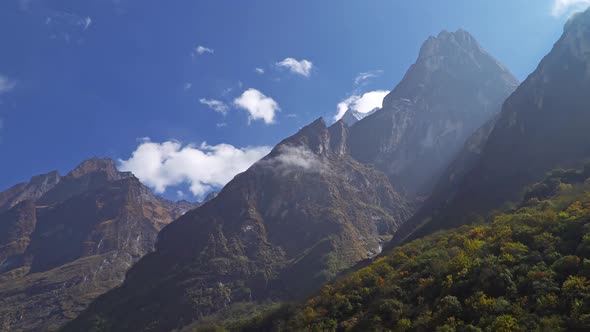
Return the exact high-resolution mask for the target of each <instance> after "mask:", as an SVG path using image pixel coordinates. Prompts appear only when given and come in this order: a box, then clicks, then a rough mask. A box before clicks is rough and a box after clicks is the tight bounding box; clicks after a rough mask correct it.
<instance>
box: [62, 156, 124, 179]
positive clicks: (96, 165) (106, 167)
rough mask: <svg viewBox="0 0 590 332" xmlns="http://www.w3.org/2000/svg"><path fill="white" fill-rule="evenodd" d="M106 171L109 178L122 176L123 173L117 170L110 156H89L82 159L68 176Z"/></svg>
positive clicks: (78, 176)
mask: <svg viewBox="0 0 590 332" xmlns="http://www.w3.org/2000/svg"><path fill="white" fill-rule="evenodd" d="M97 172H100V173H106V175H107V177H108V178H109V179H119V178H122V177H123V176H122V175H123V173H121V172H119V171H118V170H117V167H116V166H115V161H114V160H112V159H110V158H97V157H94V158H90V159H87V160H85V161H83V162H82V163H81V164H80V165H78V166H77V167H76V168H74V169H73V170H72V171H71V172H70V173H68V176H70V177H73V178H80V177H83V176H85V175H88V174H91V173H97Z"/></svg>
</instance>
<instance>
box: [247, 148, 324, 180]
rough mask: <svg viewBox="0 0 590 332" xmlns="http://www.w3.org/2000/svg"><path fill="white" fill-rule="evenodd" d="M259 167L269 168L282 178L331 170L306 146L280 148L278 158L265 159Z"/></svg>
mask: <svg viewBox="0 0 590 332" xmlns="http://www.w3.org/2000/svg"><path fill="white" fill-rule="evenodd" d="M257 165H260V166H263V167H269V168H271V169H272V170H273V171H275V172H277V173H279V175H281V176H285V175H288V174H289V173H291V172H294V171H305V172H313V173H323V172H328V171H329V170H330V168H329V167H328V165H327V164H326V163H324V162H323V161H322V160H321V159H320V157H319V156H318V155H316V154H315V153H313V152H312V151H310V150H309V149H308V148H306V147H304V146H289V145H283V146H280V147H279V154H278V155H277V156H275V157H274V158H272V159H264V160H262V161H261V162H260V163H259V164H257Z"/></svg>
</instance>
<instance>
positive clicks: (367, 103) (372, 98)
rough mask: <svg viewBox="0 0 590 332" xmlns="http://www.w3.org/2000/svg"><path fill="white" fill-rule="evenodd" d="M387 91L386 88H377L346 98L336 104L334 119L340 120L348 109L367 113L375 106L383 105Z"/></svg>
mask: <svg viewBox="0 0 590 332" xmlns="http://www.w3.org/2000/svg"><path fill="white" fill-rule="evenodd" d="M388 93H389V91H387V90H377V91H370V92H366V93H363V94H362V95H352V96H350V97H348V98H346V99H345V100H343V101H341V102H340V103H338V105H337V106H336V107H337V113H336V115H335V116H334V121H338V120H340V119H341V118H342V117H343V116H344V114H345V113H346V111H348V110H349V109H352V110H354V111H357V112H360V113H369V112H371V111H372V110H374V109H375V108H379V107H381V106H382V105H383V98H385V96H387V94H388Z"/></svg>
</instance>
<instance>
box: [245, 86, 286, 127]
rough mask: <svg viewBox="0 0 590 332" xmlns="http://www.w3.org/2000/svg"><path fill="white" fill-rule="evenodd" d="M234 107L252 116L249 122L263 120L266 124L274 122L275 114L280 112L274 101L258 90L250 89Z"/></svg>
mask: <svg viewBox="0 0 590 332" xmlns="http://www.w3.org/2000/svg"><path fill="white" fill-rule="evenodd" d="M234 105H236V106H237V107H239V108H242V109H244V110H246V111H247V112H248V113H249V114H250V116H249V120H248V121H252V120H263V121H264V123H266V124H270V123H273V122H274V119H275V113H276V112H277V111H279V110H280V107H279V104H277V102H276V101H274V99H272V98H270V97H267V96H265V95H264V94H263V93H262V92H260V91H258V90H256V89H248V90H246V91H244V93H242V95H241V96H240V97H238V98H236V99H235V100H234Z"/></svg>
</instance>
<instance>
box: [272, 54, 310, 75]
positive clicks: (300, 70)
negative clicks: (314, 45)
mask: <svg viewBox="0 0 590 332" xmlns="http://www.w3.org/2000/svg"><path fill="white" fill-rule="evenodd" d="M276 66H277V67H278V68H282V69H287V70H289V71H290V72H291V73H293V74H297V75H300V76H303V77H306V78H309V77H310V76H311V71H312V69H313V63H312V62H311V61H308V60H305V59H303V60H297V59H294V58H285V59H283V60H282V61H280V62H277V63H276Z"/></svg>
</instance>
